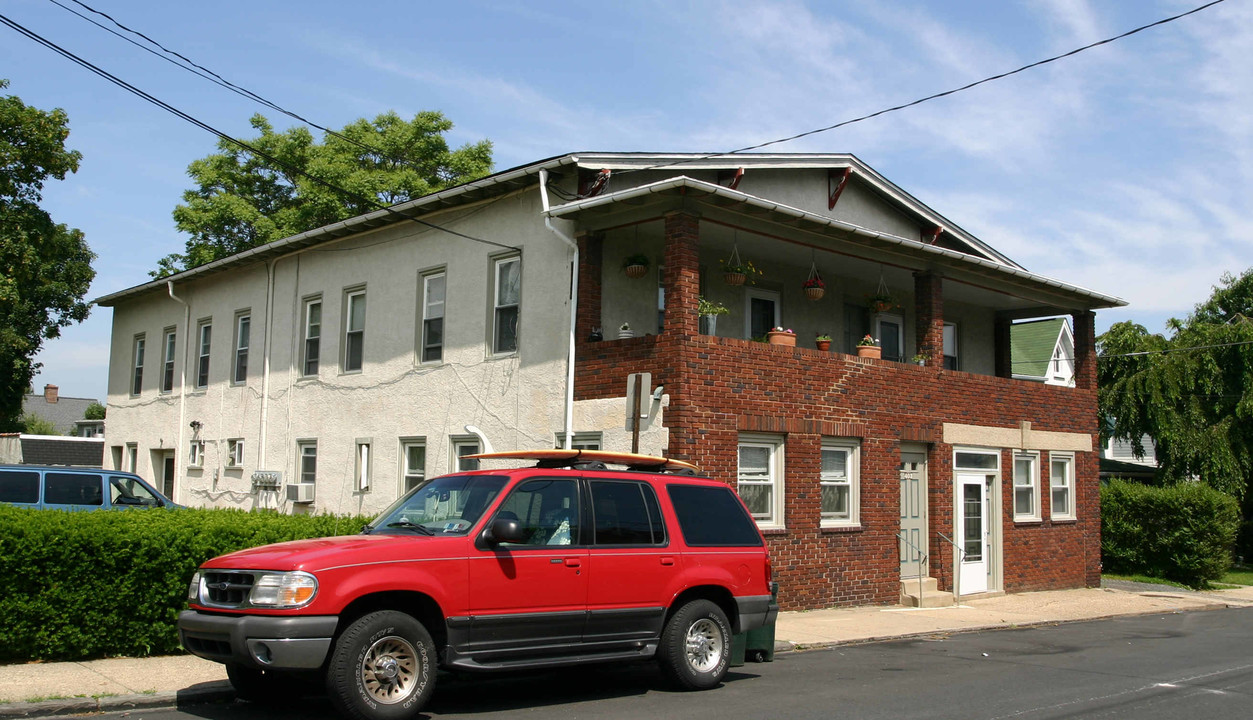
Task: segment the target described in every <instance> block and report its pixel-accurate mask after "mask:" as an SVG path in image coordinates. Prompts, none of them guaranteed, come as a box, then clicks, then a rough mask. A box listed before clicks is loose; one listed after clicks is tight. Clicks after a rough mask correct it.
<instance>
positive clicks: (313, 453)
mask: <svg viewBox="0 0 1253 720" xmlns="http://www.w3.org/2000/svg"><path fill="white" fill-rule="evenodd" d="M310 458H312V460H313V472H312V473H308V472H306V471H305V460H306V459H310ZM296 475H297V477H298V478H299V479H300V482H302V483H306V484H309V485H312V484H314V483H316V482H317V481H318V441H317V440H297V441H296Z"/></svg>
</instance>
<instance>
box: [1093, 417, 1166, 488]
mask: <svg viewBox="0 0 1253 720" xmlns="http://www.w3.org/2000/svg"><path fill="white" fill-rule="evenodd" d="M1112 425H1113V424H1112V423H1110V425H1109V427H1112ZM1140 447H1141V449H1142V450H1143V451H1144V454H1143V455H1140V456H1138V457H1137V456H1136V452H1135V447H1134V446H1133V445H1132V444H1131V441H1130V440H1118V439H1115V438H1112V437H1110V438H1106V439H1105V443H1104V444H1103V445H1101V479H1102V480H1108V479H1110V478H1115V477H1120V478H1126V479H1130V480H1145V481H1149V480H1153V479H1155V478H1156V477H1157V447H1156V445H1155V444H1154V443H1153V438H1151V437H1149V436H1148V435H1142V436H1141V437H1140Z"/></svg>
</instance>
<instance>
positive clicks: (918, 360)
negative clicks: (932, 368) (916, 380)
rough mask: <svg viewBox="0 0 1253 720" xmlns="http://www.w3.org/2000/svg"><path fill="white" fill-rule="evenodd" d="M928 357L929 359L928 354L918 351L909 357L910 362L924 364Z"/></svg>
mask: <svg viewBox="0 0 1253 720" xmlns="http://www.w3.org/2000/svg"><path fill="white" fill-rule="evenodd" d="M930 359H931V356H930V355H928V354H926V353H918V354H917V355H915V356H913V357H912V358H910V362H912V363H913V364H915V365H926V364H927V361H928V360H930Z"/></svg>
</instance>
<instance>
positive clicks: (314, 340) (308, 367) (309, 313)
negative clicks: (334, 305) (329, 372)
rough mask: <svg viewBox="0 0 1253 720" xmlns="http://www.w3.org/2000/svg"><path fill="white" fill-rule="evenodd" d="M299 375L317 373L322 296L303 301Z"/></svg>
mask: <svg viewBox="0 0 1253 720" xmlns="http://www.w3.org/2000/svg"><path fill="white" fill-rule="evenodd" d="M303 350H304V357H303V358H302V363H303V364H302V367H301V373H300V374H301V375H305V376H308V375H317V374H318V358H319V357H321V353H322V298H320V297H318V298H313V299H311V300H306V301H305V342H304V348H303Z"/></svg>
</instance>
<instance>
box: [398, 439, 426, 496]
mask: <svg viewBox="0 0 1253 720" xmlns="http://www.w3.org/2000/svg"><path fill="white" fill-rule="evenodd" d="M400 462H401V463H402V467H401V471H400V474H401V482H402V492H404V491H408V490H412V489H413V488H414V487H416V486H418V485H421V484H422V481H423V480H425V479H426V441H425V440H402V441H401V443H400Z"/></svg>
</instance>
